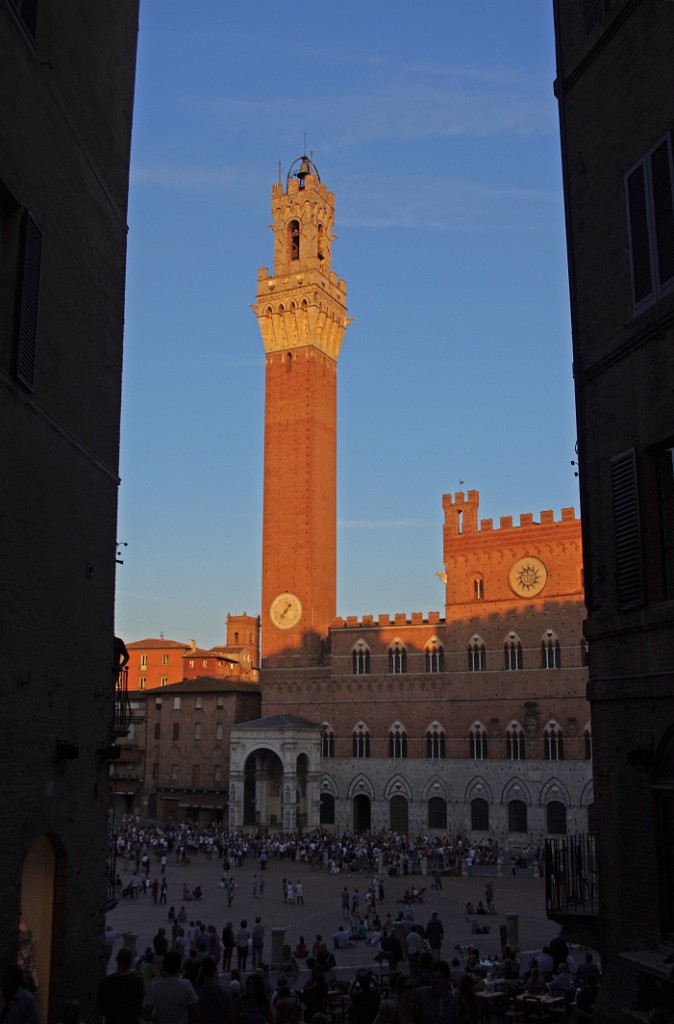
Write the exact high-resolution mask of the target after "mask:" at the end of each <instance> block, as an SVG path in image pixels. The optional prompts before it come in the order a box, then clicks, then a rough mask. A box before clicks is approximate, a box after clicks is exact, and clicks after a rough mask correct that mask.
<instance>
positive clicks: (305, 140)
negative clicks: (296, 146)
mask: <svg viewBox="0 0 674 1024" xmlns="http://www.w3.org/2000/svg"><path fill="white" fill-rule="evenodd" d="M306 151H307V133H306V130H305V132H304V149H303V150H302V152H303V153H305V154H306Z"/></svg>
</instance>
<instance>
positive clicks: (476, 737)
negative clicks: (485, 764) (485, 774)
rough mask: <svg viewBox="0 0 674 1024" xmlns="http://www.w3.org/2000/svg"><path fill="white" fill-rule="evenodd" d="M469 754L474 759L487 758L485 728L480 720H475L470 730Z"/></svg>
mask: <svg viewBox="0 0 674 1024" xmlns="http://www.w3.org/2000/svg"><path fill="white" fill-rule="evenodd" d="M470 756H471V757H472V758H473V759H474V760H475V761H486V759H487V730H486V729H485V727H484V726H483V725H482V723H481V722H475V724H474V726H473V727H472V729H471V730H470Z"/></svg>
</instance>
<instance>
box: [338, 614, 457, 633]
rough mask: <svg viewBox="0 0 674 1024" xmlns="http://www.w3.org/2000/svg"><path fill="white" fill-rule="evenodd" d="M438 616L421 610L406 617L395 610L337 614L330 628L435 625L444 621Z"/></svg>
mask: <svg viewBox="0 0 674 1024" xmlns="http://www.w3.org/2000/svg"><path fill="white" fill-rule="evenodd" d="M444 621H445V620H444V619H441V618H440V612H428V615H427V616H426V617H424V614H423V612H412V613H411V615H410V616H409V617H408V616H407V615H406V614H405V612H396V613H395V615H387V614H383V613H382V614H379V615H363V617H362V619H359V618H358V616H357V615H347V617H346V618H345V619H343V618H342V617H341V616H338V617H337V618H336V619H333V620H332V622H331V623H330V629H372V628H373V627H374V626H379V627H383V626H386V627H390V628H393V627H395V626H435V625H440V624H441V623H444Z"/></svg>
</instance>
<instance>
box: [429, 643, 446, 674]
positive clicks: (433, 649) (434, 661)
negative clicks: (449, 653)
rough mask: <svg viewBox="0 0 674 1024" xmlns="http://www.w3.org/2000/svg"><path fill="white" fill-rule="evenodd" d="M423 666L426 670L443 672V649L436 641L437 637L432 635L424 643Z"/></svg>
mask: <svg viewBox="0 0 674 1024" xmlns="http://www.w3.org/2000/svg"><path fill="white" fill-rule="evenodd" d="M424 666H425V669H426V672H444V671H445V649H444V647H443V646H442V644H441V643H440V642H439V641H438V639H437V637H433V639H432V640H429V641H428V643H427V644H426V649H425V651H424Z"/></svg>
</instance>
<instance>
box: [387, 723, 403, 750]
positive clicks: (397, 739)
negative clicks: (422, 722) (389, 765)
mask: <svg viewBox="0 0 674 1024" xmlns="http://www.w3.org/2000/svg"><path fill="white" fill-rule="evenodd" d="M388 756H389V757H394V758H399V757H407V733H406V732H405V729H404V728H403V726H402V725H401V724H400V722H396V723H395V725H394V726H392V727H391V729H390V730H389V734H388Z"/></svg>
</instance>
